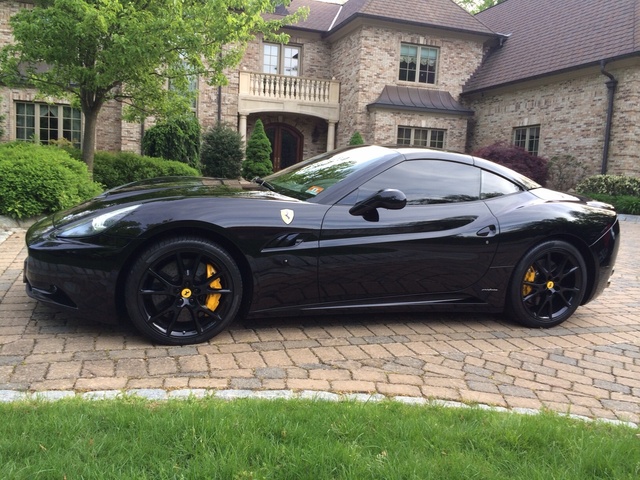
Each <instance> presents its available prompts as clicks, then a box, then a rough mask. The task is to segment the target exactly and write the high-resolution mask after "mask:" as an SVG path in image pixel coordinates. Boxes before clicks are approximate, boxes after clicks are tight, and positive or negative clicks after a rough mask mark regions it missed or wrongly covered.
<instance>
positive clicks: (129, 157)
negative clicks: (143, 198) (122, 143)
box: [93, 152, 200, 188]
mask: <svg viewBox="0 0 640 480" xmlns="http://www.w3.org/2000/svg"><path fill="white" fill-rule="evenodd" d="M93 162H94V163H93V178H94V180H95V181H97V182H100V183H102V184H103V185H104V186H105V187H106V188H113V187H117V186H119V185H124V184H125V183H131V182H137V181H138V180H144V179H147V178H154V177H170V176H179V177H189V176H199V175H200V172H199V171H198V170H196V169H195V168H193V167H190V166H189V165H186V164H184V163H182V162H177V161H173V160H164V159H162V158H152V157H144V156H142V155H138V154H136V153H132V152H120V153H113V152H96V154H95V158H94V161H93Z"/></svg>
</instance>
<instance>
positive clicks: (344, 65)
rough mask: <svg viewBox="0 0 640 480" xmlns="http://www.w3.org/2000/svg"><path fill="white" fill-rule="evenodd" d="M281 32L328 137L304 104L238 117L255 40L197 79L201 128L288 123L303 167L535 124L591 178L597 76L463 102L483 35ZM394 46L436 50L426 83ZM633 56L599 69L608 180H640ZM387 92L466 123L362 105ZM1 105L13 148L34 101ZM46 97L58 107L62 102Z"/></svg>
mask: <svg viewBox="0 0 640 480" xmlns="http://www.w3.org/2000/svg"><path fill="white" fill-rule="evenodd" d="M21 8H28V2H20V1H5V2H1V3H0V45H2V44H6V43H8V42H10V41H11V30H10V27H9V24H8V22H9V18H10V17H11V15H13V14H15V13H16V12H17V11H19V9H21ZM289 33H290V34H291V38H290V44H292V45H297V46H300V47H301V59H300V62H301V63H300V74H301V76H302V77H305V78H311V79H322V80H325V81H331V80H332V79H334V80H336V81H338V82H339V84H340V85H339V120H338V122H337V125H336V126H335V131H334V130H333V129H334V125H333V124H332V121H330V120H328V117H327V116H326V114H320V113H319V111H317V112H315V111H313V106H311V107H309V106H308V105H307V108H306V109H305V110H304V112H305V113H304V114H301V113H300V112H299V111H296V110H287V109H286V105H287V104H286V103H285V104H284V105H285V108H283V109H278V108H273V109H271V110H264V109H256V110H254V111H250V112H248V113H246V112H245V113H244V114H242V112H240V109H239V102H240V100H239V98H240V83H241V82H240V77H241V72H261V71H262V59H263V45H264V42H263V39H262V38H260V37H258V38H256V39H255V41H253V42H251V43H250V44H249V45H248V47H247V50H246V54H245V56H244V59H243V61H242V62H241V64H240V65H239V67H238V68H237V69H234V70H232V71H229V72H227V79H228V83H227V84H226V85H224V86H222V87H217V86H209V85H207V84H206V82H205V81H204V80H203V79H201V80H200V82H199V85H198V88H199V97H198V100H197V106H196V114H197V116H198V119H199V121H200V123H201V125H202V126H203V128H205V129H206V128H209V127H211V126H213V125H215V124H216V123H217V122H218V121H222V122H224V123H226V124H228V125H230V126H232V127H233V128H238V129H239V131H241V132H242V131H243V130H242V128H245V131H246V134H247V135H250V133H251V131H252V129H253V125H254V124H255V121H256V120H257V119H258V118H260V119H261V120H262V121H263V123H264V124H265V127H269V126H270V125H271V126H273V127H277V126H288V127H290V128H291V131H293V132H295V133H296V134H297V135H299V139H300V142H301V145H302V147H301V152H302V154H301V155H300V158H298V159H301V158H303V157H309V156H312V155H316V154H319V153H322V152H324V151H326V150H327V148H334V147H341V146H344V145H347V144H348V142H349V139H350V138H351V136H352V135H353V133H354V132H356V131H359V132H360V133H361V135H362V136H363V138H364V140H365V142H367V143H379V144H393V143H395V142H396V140H397V130H398V127H400V126H402V127H412V128H427V129H443V130H445V131H446V134H445V148H446V149H448V150H454V151H472V150H474V149H476V148H478V147H481V146H486V145H489V144H491V143H494V142H496V141H506V142H511V141H512V135H513V129H514V128H515V127H523V126H531V125H540V146H539V154H540V155H541V156H544V157H547V158H551V157H553V156H556V155H567V154H570V155H572V156H574V157H575V158H576V159H578V160H580V161H581V162H582V163H583V164H584V165H585V166H586V167H587V170H588V173H590V174H593V173H599V171H600V167H601V164H602V151H603V146H604V126H605V120H606V112H607V88H606V85H605V82H606V80H607V78H606V77H605V76H604V75H602V74H601V72H600V70H599V68H597V67H591V68H586V69H582V70H579V71H573V72H569V73H565V74H563V75H562V76H556V77H549V76H548V77H542V78H541V79H538V80H536V81H530V82H521V83H519V84H517V85H512V86H510V87H505V88H501V89H494V90H491V91H488V92H485V93H477V94H473V95H466V96H465V94H463V88H464V85H465V83H466V82H467V81H468V80H469V78H471V76H472V75H473V73H474V72H475V71H476V70H477V69H478V67H479V66H480V64H481V63H482V59H483V57H484V54H485V52H486V48H487V43H486V42H485V41H486V40H487V38H486V37H483V36H481V35H471V34H464V33H460V32H455V31H452V30H451V31H450V30H445V29H433V28H428V27H424V28H420V27H417V26H412V25H408V24H403V23H392V22H386V21H381V20H366V19H357V20H355V21H354V22H353V23H352V24H351V25H349V26H348V27H347V28H344V29H342V30H339V31H338V33H332V34H331V35H329V36H326V35H321V33H320V32H312V31H303V30H293V29H291V30H290V32H289ZM402 43H409V44H412V45H418V46H430V47H436V48H437V49H438V52H439V57H438V69H437V80H436V83H435V84H433V85H430V84H422V83H413V82H402V81H399V80H398V75H399V59H400V47H401V44H402ZM635 58H636V59H633V58H632V59H631V60H629V59H627V60H625V61H620V62H618V63H612V64H609V65H608V66H607V70H608V71H610V72H611V73H612V74H613V75H614V76H615V77H616V79H617V80H618V82H619V83H618V88H617V91H616V94H615V107H614V117H613V129H612V135H611V142H610V153H609V161H608V171H609V173H626V174H631V175H636V176H637V175H640V158H639V157H640V152H639V149H638V138H640V60H638V59H637V57H635ZM394 85H395V86H406V87H413V88H420V89H431V90H432V89H435V90H440V91H445V92H448V93H449V94H450V95H451V97H452V98H453V99H454V100H456V101H460V102H461V103H463V105H464V106H466V107H468V108H470V109H471V110H473V111H474V115H473V116H472V117H468V116H465V115H457V114H445V113H434V112H427V111H416V110H415V109H414V110H412V109H407V108H388V107H384V108H381V107H379V106H375V107H372V106H371V104H372V103H374V102H376V100H377V99H378V97H379V96H380V94H381V92H382V91H383V90H384V88H385V87H386V86H394ZM0 99H1V101H2V104H1V105H0V114H2V115H4V118H5V136H4V138H3V139H2V140H5V141H7V140H13V139H15V135H16V134H15V102H17V101H29V102H37V101H43V100H42V99H39V98H38V97H37V95H36V92H35V91H33V90H29V89H14V88H6V87H0ZM47 100H48V101H52V102H54V103H61V104H65V103H66V102H64V101H62V100H60V99H47ZM337 108H338V107H337ZM336 111H337V110H336ZM243 115H244V117H243ZM323 115H324V116H323ZM243 122H244V125H243ZM152 124H153V122H152V121H148V122H145V124H144V125H140V124H131V123H128V122H125V121H124V120H122V105H121V104H119V103H117V102H110V103H108V104H106V105H105V106H104V107H103V109H102V111H101V112H100V115H99V122H98V130H97V138H96V142H97V148H98V149H100V150H112V151H120V150H122V151H133V152H137V153H141V138H142V135H143V134H144V131H145V129H147V128H149V127H150V126H151V125H152ZM334 135H335V138H333V137H334Z"/></svg>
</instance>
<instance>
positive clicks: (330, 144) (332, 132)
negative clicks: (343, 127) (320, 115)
mask: <svg viewBox="0 0 640 480" xmlns="http://www.w3.org/2000/svg"><path fill="white" fill-rule="evenodd" d="M328 123H329V129H328V130H327V152H330V151H331V150H333V149H335V148H336V122H331V121H329V122H328Z"/></svg>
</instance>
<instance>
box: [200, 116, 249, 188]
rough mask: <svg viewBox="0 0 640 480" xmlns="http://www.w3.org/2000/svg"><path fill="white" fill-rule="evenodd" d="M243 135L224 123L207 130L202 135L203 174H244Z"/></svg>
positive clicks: (225, 176)
mask: <svg viewBox="0 0 640 480" xmlns="http://www.w3.org/2000/svg"><path fill="white" fill-rule="evenodd" d="M242 143H243V142H242V136H241V135H240V134H239V133H238V132H237V131H236V130H235V129H233V128H231V127H229V126H228V125H224V124H222V123H219V124H217V125H216V126H215V127H213V128H210V129H209V130H207V131H206V132H205V133H204V135H203V136H202V150H201V152H200V164H201V168H202V174H203V175H205V176H207V177H216V178H234V179H235V178H240V177H241V176H242V159H243V158H244V149H243V148H242V147H243V145H242Z"/></svg>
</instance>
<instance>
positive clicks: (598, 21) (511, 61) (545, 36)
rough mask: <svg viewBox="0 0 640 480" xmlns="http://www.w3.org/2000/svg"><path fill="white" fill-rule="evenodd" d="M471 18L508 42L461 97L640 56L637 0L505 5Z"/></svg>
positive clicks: (510, 0)
mask: <svg viewBox="0 0 640 480" xmlns="http://www.w3.org/2000/svg"><path fill="white" fill-rule="evenodd" d="M476 18H477V19H478V20H480V21H482V22H483V23H484V24H485V25H487V27H489V28H490V29H492V30H493V31H495V32H499V33H501V34H506V35H509V37H508V39H507V40H506V41H505V42H504V45H503V46H502V47H497V48H495V49H494V50H493V51H492V52H491V53H490V54H489V55H488V56H487V58H486V59H485V61H484V62H483V64H482V66H481V67H480V68H479V69H478V71H477V72H476V73H475V74H474V76H473V77H472V78H471V79H470V80H469V81H468V82H467V84H466V86H465V88H464V92H465V93H470V92H474V91H480V90H485V89H487V88H492V87H496V86H499V85H508V84H511V83H514V82H518V81H522V80H527V79H532V78H536V77H540V76H544V75H549V74H552V73H559V72H563V71H568V70H570V69H574V68H579V67H584V66H588V65H594V64H598V63H599V62H600V61H601V60H611V59H614V58H619V57H624V56H627V55H633V54H640V25H638V22H639V21H640V1H638V0H608V1H604V0H506V1H505V2H503V3H500V4H498V5H496V6H494V7H491V8H489V9H487V10H485V11H483V12H480V13H479V14H477V15H476Z"/></svg>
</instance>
